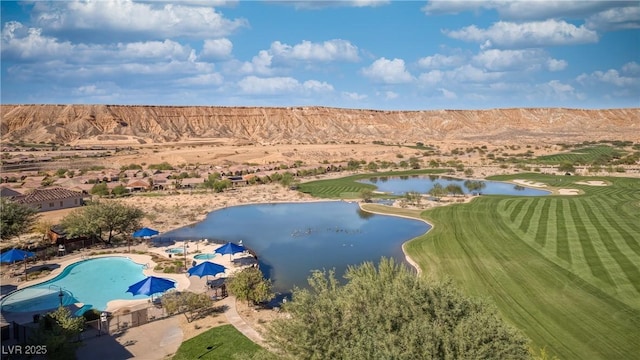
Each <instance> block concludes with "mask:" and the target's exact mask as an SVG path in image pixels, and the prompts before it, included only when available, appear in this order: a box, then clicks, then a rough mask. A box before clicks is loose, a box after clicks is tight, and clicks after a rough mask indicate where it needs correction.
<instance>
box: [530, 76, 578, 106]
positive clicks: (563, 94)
mask: <svg viewBox="0 0 640 360" xmlns="http://www.w3.org/2000/svg"><path fill="white" fill-rule="evenodd" d="M526 96H527V97H529V98H530V99H531V100H534V101H536V100H537V101H539V100H540V99H541V98H546V99H550V100H551V101H554V102H557V101H558V100H567V99H581V98H582V97H583V95H581V94H577V93H576V91H575V88H574V87H573V86H571V85H569V84H565V83H563V82H561V81H559V80H551V81H548V82H546V83H543V84H537V85H536V86H535V87H534V88H533V89H531V90H530V91H529V93H528V94H527V95H526Z"/></svg>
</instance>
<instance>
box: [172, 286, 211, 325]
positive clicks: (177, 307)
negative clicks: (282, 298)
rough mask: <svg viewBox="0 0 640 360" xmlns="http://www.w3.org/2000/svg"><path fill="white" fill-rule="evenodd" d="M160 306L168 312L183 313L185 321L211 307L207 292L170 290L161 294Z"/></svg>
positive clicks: (198, 315)
mask: <svg viewBox="0 0 640 360" xmlns="http://www.w3.org/2000/svg"><path fill="white" fill-rule="evenodd" d="M162 307H163V308H164V309H165V311H166V312H167V313H168V314H175V313H183V314H184V316H185V317H186V318H187V322H192V321H193V320H195V319H198V318H199V317H200V316H201V315H202V314H203V313H205V312H207V309H209V308H210V307H211V299H210V298H209V296H208V295H207V294H196V293H193V292H190V291H185V292H178V291H172V292H168V293H166V294H164V295H162Z"/></svg>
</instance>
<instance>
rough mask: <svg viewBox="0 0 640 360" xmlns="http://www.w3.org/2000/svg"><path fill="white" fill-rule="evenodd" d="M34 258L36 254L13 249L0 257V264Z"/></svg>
mask: <svg viewBox="0 0 640 360" xmlns="http://www.w3.org/2000/svg"><path fill="white" fill-rule="evenodd" d="M34 256H36V254H34V253H32V252H30V251H24V250H20V249H16V248H13V249H11V250H9V251H6V252H4V253H3V254H2V255H0V262H3V263H12V262H16V261H19V260H26V259H28V258H30V257H34Z"/></svg>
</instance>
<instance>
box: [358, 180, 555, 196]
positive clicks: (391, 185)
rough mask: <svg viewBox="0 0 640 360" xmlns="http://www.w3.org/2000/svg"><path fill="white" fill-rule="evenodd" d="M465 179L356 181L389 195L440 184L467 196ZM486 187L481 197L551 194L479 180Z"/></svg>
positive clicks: (545, 191) (423, 190)
mask: <svg viewBox="0 0 640 360" xmlns="http://www.w3.org/2000/svg"><path fill="white" fill-rule="evenodd" d="M465 181H466V180H465V179H456V178H451V177H445V176H433V175H432V176H424V175H411V176H390V177H384V176H380V177H372V178H370V179H365V180H358V182H361V183H364V184H372V185H375V186H376V187H377V191H382V192H386V193H390V194H393V195H404V194H406V193H407V192H412V191H414V192H419V193H423V194H426V193H428V192H429V190H431V188H433V185H435V184H436V183H437V184H440V185H442V186H443V187H447V185H449V184H455V185H459V186H460V187H461V188H462V190H463V191H464V192H465V193H466V194H468V193H470V191H469V190H468V189H467V188H465V186H464V182H465ZM481 181H482V182H483V183H484V184H485V185H486V187H485V188H484V189H482V194H483V195H515V196H544V195H549V194H551V192H550V191H547V190H539V189H532V188H528V187H522V186H517V187H516V185H514V184H510V183H505V182H500V181H488V180H481Z"/></svg>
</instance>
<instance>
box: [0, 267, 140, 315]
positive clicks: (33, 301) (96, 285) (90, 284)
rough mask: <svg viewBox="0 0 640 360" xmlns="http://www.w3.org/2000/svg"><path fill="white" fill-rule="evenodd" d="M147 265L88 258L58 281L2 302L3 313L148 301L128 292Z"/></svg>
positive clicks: (45, 283)
mask: <svg viewBox="0 0 640 360" xmlns="http://www.w3.org/2000/svg"><path fill="white" fill-rule="evenodd" d="M143 268H144V265H142V264H137V263H135V262H133V261H132V260H131V259H129V258H126V257H119V256H110V257H102V258H96V259H87V260H83V261H80V262H77V263H74V264H71V265H69V266H67V267H66V268H65V269H64V270H63V271H62V273H60V274H59V275H58V276H56V277H55V278H53V279H51V280H49V281H46V282H44V283H40V284H37V285H33V286H29V287H26V288H24V289H20V290H18V291H16V292H14V293H12V294H9V295H8V296H7V297H5V298H4V299H2V302H0V304H1V306H2V311H6V312H31V311H43V310H50V309H55V308H57V307H58V306H59V305H60V300H61V299H60V296H59V295H60V292H61V291H62V295H63V296H62V304H63V305H64V306H67V305H73V304H75V303H84V304H85V306H86V307H87V308H89V306H91V307H92V308H94V309H98V310H104V309H106V307H107V303H108V302H109V301H111V300H115V299H125V300H135V299H145V298H148V296H146V295H135V296H134V295H132V294H131V293H128V292H126V291H127V289H128V288H129V286H130V285H133V284H134V283H136V282H138V281H140V280H142V279H144V278H145V276H144V274H143V273H142V270H143Z"/></svg>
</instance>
